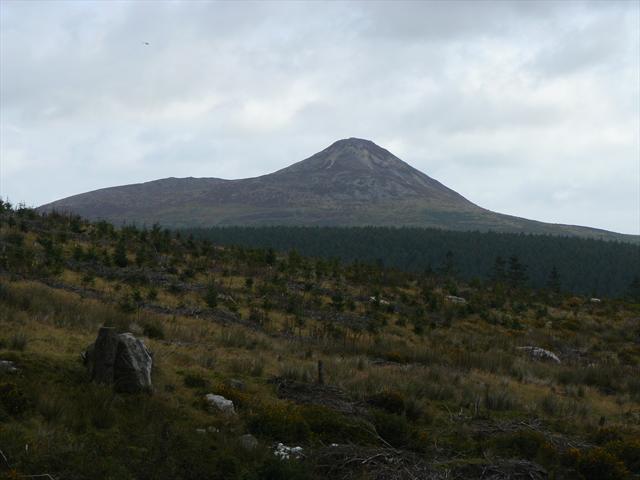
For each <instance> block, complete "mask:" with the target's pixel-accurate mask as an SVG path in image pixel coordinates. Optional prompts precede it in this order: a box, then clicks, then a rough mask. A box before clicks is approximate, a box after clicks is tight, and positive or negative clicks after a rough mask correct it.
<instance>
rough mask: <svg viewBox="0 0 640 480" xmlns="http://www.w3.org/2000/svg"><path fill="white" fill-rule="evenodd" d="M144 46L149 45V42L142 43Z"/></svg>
mask: <svg viewBox="0 0 640 480" xmlns="http://www.w3.org/2000/svg"><path fill="white" fill-rule="evenodd" d="M142 43H143V44H145V45H151V44H150V43H149V42H142Z"/></svg>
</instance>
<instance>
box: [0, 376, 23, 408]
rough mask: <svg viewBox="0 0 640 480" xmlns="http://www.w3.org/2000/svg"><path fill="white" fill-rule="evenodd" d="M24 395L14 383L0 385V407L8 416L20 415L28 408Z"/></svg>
mask: <svg viewBox="0 0 640 480" xmlns="http://www.w3.org/2000/svg"><path fill="white" fill-rule="evenodd" d="M29 403H30V402H29V401H28V399H27V397H26V395H25V394H24V393H23V392H22V391H21V390H20V389H19V388H18V386H17V385H16V384H15V383H0V407H2V409H3V410H4V411H5V412H6V413H8V414H9V415H20V414H21V413H24V412H25V411H26V410H27V409H28V408H29Z"/></svg>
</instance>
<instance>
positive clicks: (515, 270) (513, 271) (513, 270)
mask: <svg viewBox="0 0 640 480" xmlns="http://www.w3.org/2000/svg"><path fill="white" fill-rule="evenodd" d="M508 279H509V284H510V285H511V286H512V287H513V288H521V287H523V286H524V284H525V282H526V281H527V266H526V265H524V264H523V263H521V262H520V259H519V258H518V257H517V256H516V255H512V256H511V257H509V273H508Z"/></svg>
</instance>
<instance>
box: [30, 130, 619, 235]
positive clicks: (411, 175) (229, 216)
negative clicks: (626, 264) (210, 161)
mask: <svg viewBox="0 0 640 480" xmlns="http://www.w3.org/2000/svg"><path fill="white" fill-rule="evenodd" d="M40 208H41V210H43V211H51V210H58V211H70V212H74V213H77V214H80V215H82V216H84V217H87V218H91V219H106V220H109V221H112V222H116V223H121V222H136V223H139V224H140V223H146V224H152V223H155V222H159V223H161V224H164V225H167V226H172V227H193V226H213V225H331V226H358V225H380V226H419V227H437V228H445V229H453V230H481V231H487V230H495V231H503V232H527V233H547V234H557V235H578V236H586V237H597V238H609V239H614V238H616V239H624V238H625V237H626V236H623V235H619V234H614V233H611V232H606V231H604V230H597V229H590V228H585V227H574V226H567V225H553V224H546V223H542V222H535V221H531V220H525V219H521V218H518V217H512V216H507V215H501V214H497V213H494V212H491V211H489V210H485V209H483V208H481V207H479V206H477V205H475V204H473V203H472V202H470V201H469V200H467V199H465V198H464V197H462V196H461V195H459V194H458V193H456V192H454V191H453V190H451V189H449V188H447V187H446V186H444V185H442V184H441V183H439V182H438V181H436V180H434V179H433V178H431V177H429V176H427V175H425V174H424V173H422V172H420V171H418V170H416V169H415V168H413V167H411V166H410V165H408V164H407V163H405V162H403V161H402V160H400V159H399V158H397V157H396V156H394V155H393V154H392V153H390V152H389V151H387V150H385V149H383V148H381V147H379V146H378V145H376V144H375V143H373V142H371V141H368V140H362V139H357V138H350V139H345V140H339V141H337V142H335V143H334V144H332V145H331V146H329V147H328V148H326V149H325V150H323V151H321V152H319V153H317V154H315V155H313V156H311V157H310V158H307V159H306V160H303V161H301V162H298V163H295V164H293V165H291V166H289V167H287V168H284V169H282V170H279V171H277V172H274V173H271V174H268V175H263V176H261V177H255V178H247V179H241V180H223V179H219V178H181V179H178V178H167V179H163V180H156V181H153V182H147V183H142V184H135V185H126V186H120V187H112V188H105V189H101V190H96V191H93V192H88V193H83V194H80V195H75V196H72V197H68V198H65V199H62V200H58V201H56V202H53V203H49V204H47V205H43V206H42V207H40ZM629 237H630V236H629Z"/></svg>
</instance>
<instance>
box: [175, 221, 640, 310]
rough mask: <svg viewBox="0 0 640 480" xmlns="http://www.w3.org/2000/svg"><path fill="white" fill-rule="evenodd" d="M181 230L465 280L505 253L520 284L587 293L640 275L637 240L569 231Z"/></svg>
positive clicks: (616, 288) (623, 285) (604, 292)
mask: <svg viewBox="0 0 640 480" xmlns="http://www.w3.org/2000/svg"><path fill="white" fill-rule="evenodd" d="M184 233H185V234H186V235H190V234H193V235H194V236H195V237H197V238H202V239H208V240H210V241H212V242H213V243H216V244H223V245H243V246H249V247H257V248H273V249H274V250H277V251H284V252H286V251H289V250H296V251H297V252H298V253H300V254H302V255H306V256H312V257H324V258H338V259H340V260H341V261H344V262H347V263H353V262H365V263H373V264H377V265H380V264H382V265H384V266H386V267H392V268H398V269H400V270H406V271H411V272H425V271H427V272H428V271H432V272H436V273H437V272H442V271H447V273H452V274H454V275H455V276H456V277H458V278H460V279H463V280H466V281H471V280H474V279H476V280H481V281H487V280H490V279H492V278H493V277H494V276H495V273H496V267H497V266H498V267H499V265H497V263H498V264H499V263H500V261H501V260H504V261H505V262H506V263H507V264H508V263H509V260H510V258H511V262H512V263H513V262H517V264H518V265H519V267H518V268H521V269H522V270H523V271H522V272H520V273H518V278H517V279H516V281H517V282H519V283H522V284H524V285H527V286H530V287H534V288H548V287H551V288H553V289H555V290H558V291H563V292H569V293H576V294H582V295H592V296H614V297H624V296H627V295H630V294H633V287H632V284H633V281H634V279H635V278H636V276H637V275H639V274H640V273H639V272H640V245H636V244H631V243H621V242H608V241H603V240H591V239H581V238H572V237H557V236H548V235H525V234H522V235H519V234H509V233H493V232H488V233H481V232H458V231H444V230H437V229H422V228H383V227H368V228H337V227H283V226H278V227H224V228H221V227H218V228H208V229H192V230H185V231H184ZM507 266H508V265H507ZM550 282H551V284H550Z"/></svg>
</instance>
